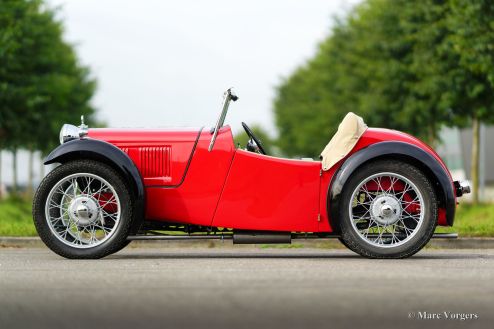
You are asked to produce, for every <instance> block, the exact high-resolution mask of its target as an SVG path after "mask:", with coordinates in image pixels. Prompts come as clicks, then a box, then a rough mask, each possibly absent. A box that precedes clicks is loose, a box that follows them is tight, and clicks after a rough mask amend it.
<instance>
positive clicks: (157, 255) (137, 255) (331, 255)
mask: <svg viewBox="0 0 494 329" xmlns="http://www.w3.org/2000/svg"><path fill="white" fill-rule="evenodd" d="M472 258H489V259H493V258H494V255H486V254H482V253H441V252H438V253H437V254H436V253H435V252H434V251H432V252H431V251H428V252H424V253H423V254H420V253H419V254H417V255H414V256H412V257H409V258H405V259H398V260H396V259H393V260H392V261H419V260H431V259H441V260H444V259H452V260H453V259H472ZM105 259H113V260H129V259H348V260H353V259H365V258H364V257H362V256H359V255H357V254H353V253H350V252H334V251H331V252H328V253H327V254H325V253H321V252H317V253H316V254H314V253H310V252H297V253H287V252H283V253H277V252H275V251H273V252H272V253H270V252H266V251H260V252H259V253H257V252H248V253H246V252H224V251H219V252H210V251H204V252H200V251H194V252H190V251H187V250H184V252H183V253H181V252H177V251H173V252H169V251H153V252H144V253H143V252H140V251H136V252H132V251H130V252H129V251H126V252H125V253H119V254H114V255H111V256H108V257H106V258H105ZM369 260H372V261H389V259H369Z"/></svg>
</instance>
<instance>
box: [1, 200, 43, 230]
mask: <svg viewBox="0 0 494 329" xmlns="http://www.w3.org/2000/svg"><path fill="white" fill-rule="evenodd" d="M36 235H37V233H36V229H35V228H34V224H33V217H32V215H31V200H24V199H7V200H2V201H0V236H36Z"/></svg>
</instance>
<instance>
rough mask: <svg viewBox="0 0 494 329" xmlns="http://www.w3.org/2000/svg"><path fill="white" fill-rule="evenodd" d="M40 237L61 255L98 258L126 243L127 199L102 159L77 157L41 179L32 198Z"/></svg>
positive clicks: (129, 211) (129, 209)
mask: <svg viewBox="0 0 494 329" xmlns="http://www.w3.org/2000/svg"><path fill="white" fill-rule="evenodd" d="M33 218H34V224H35V226H36V230H37V231H38V234H39V236H40V237H41V239H42V240H43V242H44V243H45V244H46V245H47V246H48V247H49V248H50V249H51V250H53V251H54V252H56V253H57V254H59V255H61V256H63V257H66V258H101V257H104V256H107V255H109V254H111V253H114V252H116V251H118V250H120V249H121V248H123V247H124V246H126V245H127V243H128V242H127V236H128V234H129V231H130V226H131V222H132V198H131V195H130V193H129V191H128V189H127V186H126V184H125V183H124V181H123V180H122V178H121V177H120V175H119V174H118V173H117V172H116V171H115V170H113V169H112V168H111V167H109V166H108V165H106V164H103V163H100V162H97V161H92V160H77V161H72V162H68V163H65V164H62V165H60V166H59V167H57V168H55V169H54V170H53V171H52V172H50V173H49V174H48V175H47V176H46V177H45V179H44V180H43V181H42V182H41V184H40V186H39V188H38V190H37V192H36V195H35V197H34V203H33Z"/></svg>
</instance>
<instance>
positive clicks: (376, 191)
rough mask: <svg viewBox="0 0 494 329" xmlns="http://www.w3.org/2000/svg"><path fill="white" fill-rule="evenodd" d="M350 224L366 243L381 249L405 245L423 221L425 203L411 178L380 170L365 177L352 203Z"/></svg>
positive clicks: (350, 203) (350, 204) (357, 188)
mask: <svg viewBox="0 0 494 329" xmlns="http://www.w3.org/2000/svg"><path fill="white" fill-rule="evenodd" d="M348 211H349V217H350V221H351V226H352V228H353V229H354V230H355V232H356V233H357V234H358V236H359V237H360V238H361V239H362V240H364V241H365V242H366V243H368V244H371V245H373V246H376V247H380V248H391V247H397V246H400V245H403V244H405V243H406V242H408V241H409V240H410V239H412V238H413V237H414V236H415V235H416V234H417V232H418V231H419V229H420V227H421V226H422V223H423V222H424V213H425V203H424V197H423V195H422V193H421V191H420V189H419V188H417V186H416V185H415V184H414V183H413V182H412V181H411V180H410V179H408V178H406V177H404V176H402V175H400V174H397V173H392V172H380V173H376V174H373V175H371V176H369V177H367V178H365V179H364V180H362V181H361V182H360V183H359V184H358V185H357V186H356V188H355V189H354V190H353V193H352V195H351V199H350V202H349V207H348Z"/></svg>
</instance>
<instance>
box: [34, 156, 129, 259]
mask: <svg viewBox="0 0 494 329" xmlns="http://www.w3.org/2000/svg"><path fill="white" fill-rule="evenodd" d="M78 173H89V174H93V175H97V176H99V177H101V178H103V179H104V180H106V181H107V182H108V183H109V184H110V185H111V186H112V187H113V189H114V190H115V192H116V194H117V195H118V198H119V200H120V205H121V206H120V219H119V221H118V224H116V225H117V227H116V228H115V231H114V232H113V233H112V235H111V236H110V237H109V238H108V239H107V240H106V241H104V242H103V243H101V244H99V245H95V246H94V247H88V248H77V247H72V246H70V245H67V244H65V243H64V242H62V241H61V240H60V239H59V238H58V237H57V236H55V233H54V232H52V230H51V229H50V226H49V224H48V222H47V218H46V216H45V204H46V202H47V198H48V196H49V194H50V191H51V190H52V188H53V187H54V186H55V185H56V184H57V183H58V182H60V181H61V180H62V179H64V178H65V177H67V176H70V175H73V174H78ZM132 205H133V200H132V197H131V194H130V192H129V189H128V187H127V185H126V184H125V182H124V180H123V179H122V178H121V176H120V175H119V174H118V173H117V172H116V171H115V170H114V169H113V168H111V167H110V166H108V165H106V164H104V163H101V162H98V161H93V160H75V161H70V162H67V163H64V164H62V165H60V166H58V167H57V168H55V169H54V170H53V171H51V172H50V173H49V174H48V175H47V176H46V177H45V178H44V179H43V181H42V182H41V184H40V185H39V187H38V189H37V191H36V194H35V195H34V200H33V220H34V225H35V227H36V230H37V232H38V234H39V236H40V238H41V240H42V241H43V242H44V243H45V244H46V246H47V247H48V248H50V249H51V250H52V251H54V252H55V253H57V254H59V255H60V256H63V257H65V258H70V259H98V258H102V257H105V256H108V255H110V254H112V253H115V252H117V251H119V250H120V249H122V248H124V247H125V246H126V245H127V244H128V243H129V242H128V241H127V236H128V235H129V232H130V228H131V224H132V209H133V207H132ZM66 236H67V235H66Z"/></svg>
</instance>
